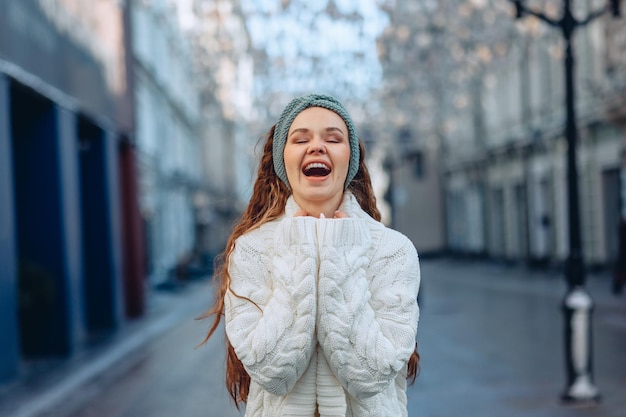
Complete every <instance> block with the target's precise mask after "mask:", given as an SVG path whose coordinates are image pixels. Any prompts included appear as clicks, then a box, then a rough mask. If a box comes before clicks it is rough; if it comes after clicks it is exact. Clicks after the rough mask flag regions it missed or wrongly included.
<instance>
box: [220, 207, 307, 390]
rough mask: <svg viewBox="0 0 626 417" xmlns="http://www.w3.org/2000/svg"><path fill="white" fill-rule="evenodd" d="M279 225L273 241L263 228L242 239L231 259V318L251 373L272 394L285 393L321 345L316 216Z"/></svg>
mask: <svg viewBox="0 0 626 417" xmlns="http://www.w3.org/2000/svg"><path fill="white" fill-rule="evenodd" d="M276 226H278V227H276ZM274 227H276V228H275V233H274V239H273V242H266V241H265V240H264V239H263V230H261V229H262V228H261V229H257V230H254V231H251V232H250V233H247V234H245V235H244V236H242V237H241V238H239V239H238V240H237V242H236V246H235V250H234V251H233V253H232V255H231V257H230V262H229V269H228V271H229V273H230V276H231V292H229V293H228V294H227V296H226V297H225V311H226V314H225V316H226V320H225V322H226V334H227V335H228V338H229V340H230V341H231V343H232V345H233V347H234V349H235V352H236V353H237V357H238V358H239V359H240V360H241V362H242V363H243V365H244V366H245V367H246V370H247V371H248V373H249V374H250V377H251V379H252V380H253V381H254V382H255V383H257V384H259V385H261V386H262V387H263V388H264V389H265V390H266V391H268V392H270V393H272V394H275V395H285V394H287V393H288V392H289V391H291V389H292V388H293V386H294V385H295V383H296V381H297V380H298V378H300V377H301V376H302V374H303V373H304V371H305V370H306V368H307V366H308V365H309V360H310V359H311V355H312V354H313V351H314V348H315V345H316V341H315V338H314V331H315V310H316V303H315V298H316V290H315V281H316V275H317V270H318V262H317V255H316V248H315V246H314V242H315V239H314V235H315V220H314V219H313V218H306V217H298V218H285V219H283V220H282V221H281V222H279V224H278V225H275V226H274ZM268 249H271V250H268ZM233 293H234V294H233ZM236 295H238V296H239V297H237V296H236ZM243 297H246V298H248V299H249V300H247V299H246V298H243ZM250 301H252V302H250ZM255 304H256V305H255Z"/></svg>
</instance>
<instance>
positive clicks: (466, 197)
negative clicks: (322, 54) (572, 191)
mask: <svg viewBox="0 0 626 417" xmlns="http://www.w3.org/2000/svg"><path fill="white" fill-rule="evenodd" d="M577 7H580V8H581V10H580V11H581V13H583V14H584V13H585V10H586V9H587V8H592V6H591V5H590V4H589V3H581V4H577ZM510 25H517V31H516V35H515V36H514V38H513V39H512V42H511V43H510V45H511V46H510V50H509V51H508V56H507V59H504V60H498V61H495V60H494V61H493V62H491V63H487V65H485V66H484V67H483V70H482V72H481V77H480V78H479V80H478V82H476V83H475V84H474V91H475V94H472V95H471V101H470V102H469V105H468V106H466V110H465V111H464V112H460V113H461V115H460V116H459V120H458V124H459V125H461V126H464V128H463V129H457V130H456V131H455V132H454V133H452V134H451V135H450V136H449V138H448V139H449V141H448V149H449V153H448V154H447V157H446V159H445V165H444V171H445V183H444V187H445V193H446V207H447V227H446V229H447V231H448V232H447V240H448V245H449V247H450V249H452V250H454V251H456V252H459V253H465V254H480V255H488V256H490V257H493V258H497V259H503V260H507V261H523V262H529V263H533V264H537V263H538V264H559V263H560V262H562V261H563V260H564V259H565V257H566V255H567V252H568V227H567V215H568V214H567V206H566V205H567V190H566V187H567V173H566V151H567V144H566V141H565V137H564V125H565V91H564V84H565V82H564V64H563V53H564V52H563V50H562V47H561V40H560V36H561V35H560V33H559V32H558V31H556V30H553V29H552V28H550V27H547V26H546V25H543V24H542V23H541V22H539V21H538V20H535V19H533V18H528V19H525V20H524V21H521V22H518V23H516V22H515V21H514V20H513V19H512V18H511V21H510ZM625 33H626V32H625V26H624V24H623V19H622V21H612V20H611V17H610V15H608V14H607V15H606V16H605V17H603V18H601V19H598V20H596V21H594V23H592V24H590V25H588V26H587V27H584V28H581V29H580V30H579V31H578V32H577V35H576V38H575V57H576V59H577V61H576V67H575V77H576V92H577V97H576V107H577V112H578V120H577V124H578V131H579V161H578V163H579V176H580V182H579V184H580V198H581V217H582V220H581V221H582V225H581V226H582V236H583V245H584V246H583V250H584V255H585V258H586V259H585V260H586V262H587V264H589V265H592V266H607V265H611V264H612V263H613V262H614V260H615V258H616V254H617V231H618V222H619V218H620V210H621V209H622V208H623V207H624V202H623V201H622V200H621V199H620V190H624V189H625V187H626V184H625V183H624V181H623V180H622V179H621V178H623V176H621V175H620V172H622V171H623V170H624V156H623V155H624V146H625V139H626V134H625V130H624V122H625V120H626V118H625V113H624V103H625V102H626V78H625V76H624V74H626V45H625V44H624V39H625ZM503 38H504V37H503ZM622 194H623V192H622Z"/></svg>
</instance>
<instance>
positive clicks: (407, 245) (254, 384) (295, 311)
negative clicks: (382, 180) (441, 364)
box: [225, 193, 420, 417]
mask: <svg viewBox="0 0 626 417" xmlns="http://www.w3.org/2000/svg"><path fill="white" fill-rule="evenodd" d="M298 210H299V207H298V206H297V204H296V203H295V201H294V200H293V197H290V198H289V200H288V202H287V205H286V207H285V214H284V216H282V217H281V218H279V219H277V220H275V221H272V222H268V223H266V224H264V225H263V226H261V227H260V228H258V229H255V230H252V231H250V232H248V233H246V234H245V235H243V236H241V237H240V238H239V239H237V241H236V246H235V249H234V251H233V253H232V255H231V257H230V260H229V269H228V270H229V273H230V277H231V291H230V292H228V293H227V296H226V297H225V319H226V320H225V321H226V333H227V336H228V339H229V340H230V342H231V344H232V345H233V347H234V349H235V352H236V353H237V356H238V358H239V359H240V360H241V362H242V363H243V365H244V366H245V368H246V370H247V371H248V373H249V374H250V378H251V383H250V392H249V395H248V402H247V406H246V416H247V417H278V416H298V417H313V416H314V415H315V413H316V411H317V413H319V415H320V416H321V417H346V416H351V417H365V416H372V417H374V416H375V417H400V416H407V399H406V365H407V362H408V359H409V357H410V356H411V353H412V352H413V349H414V347H415V336H416V332H417V321H418V317H419V308H418V305H417V292H418V289H419V282H420V270H419V262H418V257H417V253H416V251H415V248H414V247H413V244H412V243H411V242H410V241H409V239H408V238H406V237H405V236H404V235H402V234H400V233H398V232H396V231H393V230H391V229H388V228H386V227H385V226H384V225H382V224H381V223H379V222H377V221H375V220H374V219H372V218H371V217H369V216H368V215H367V213H365V212H364V211H363V210H362V209H361V207H360V206H359V204H358V202H357V201H356V199H355V198H354V196H352V195H351V194H350V193H346V195H345V197H344V201H343V204H342V206H341V207H340V209H339V210H341V211H343V212H345V213H346V214H347V215H348V217H349V218H347V219H345V218H342V219H317V218H314V217H293V215H294V214H295V213H296V212H297V211H298ZM255 304H256V305H255Z"/></svg>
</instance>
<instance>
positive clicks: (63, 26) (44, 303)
mask: <svg viewBox="0 0 626 417" xmlns="http://www.w3.org/2000/svg"><path fill="white" fill-rule="evenodd" d="M0 10H2V13H0V333H1V334H2V343H1V344H0V381H6V380H9V379H11V378H13V377H14V376H15V375H17V374H18V372H19V370H20V364H21V363H23V359H24V358H36V357H41V356H63V355H68V354H70V353H71V352H72V351H74V350H75V348H76V347H77V346H78V345H80V344H81V343H84V342H86V341H88V340H89V339H90V338H91V337H92V336H96V335H98V334H100V333H102V332H107V331H109V330H111V329H114V328H115V327H116V326H117V325H118V324H119V322H120V321H121V320H122V319H123V318H124V317H125V316H135V315H138V314H141V312H142V309H143V289H142V288H143V287H142V281H143V275H142V268H141V262H142V255H141V236H140V233H139V230H140V229H139V217H138V210H137V201H136V194H135V193H134V190H135V188H136V187H135V176H134V164H135V160H134V120H133V113H134V110H133V100H132V95H131V91H132V90H131V83H130V76H129V75H130V74H129V71H128V65H129V61H128V59H127V55H126V52H127V48H126V45H125V43H126V42H127V39H126V37H125V34H126V33H127V30H126V26H127V15H126V9H125V7H124V4H123V2H116V1H98V2H91V1H83V0H58V1H38V0H0Z"/></svg>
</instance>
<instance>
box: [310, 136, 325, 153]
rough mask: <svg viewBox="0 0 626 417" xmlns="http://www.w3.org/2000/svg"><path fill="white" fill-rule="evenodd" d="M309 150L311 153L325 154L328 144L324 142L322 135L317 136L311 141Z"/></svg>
mask: <svg viewBox="0 0 626 417" xmlns="http://www.w3.org/2000/svg"><path fill="white" fill-rule="evenodd" d="M308 152H309V153H310V154H316V153H319V154H325V153H326V144H325V143H324V141H323V140H322V138H320V137H317V136H316V137H315V138H313V140H312V141H311V142H310V146H309V150H308Z"/></svg>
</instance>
